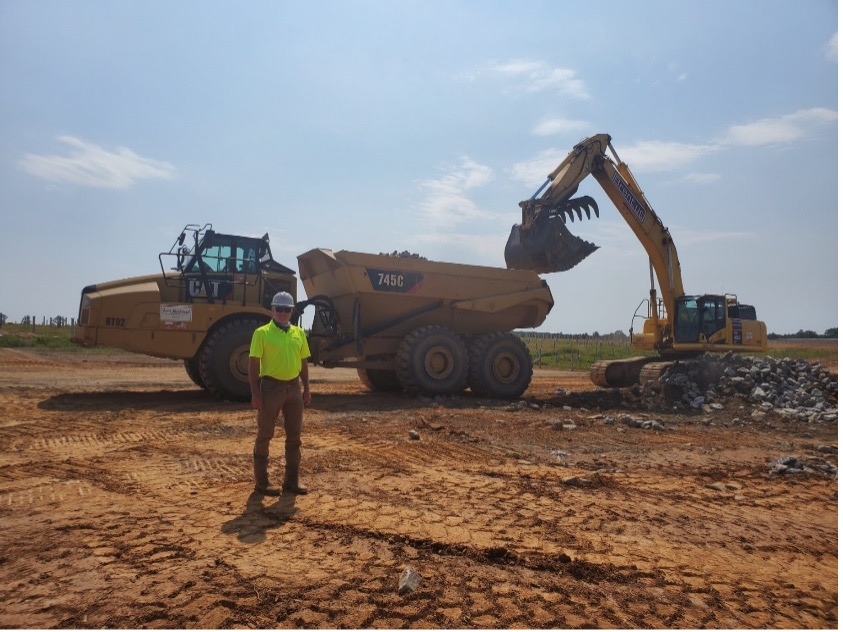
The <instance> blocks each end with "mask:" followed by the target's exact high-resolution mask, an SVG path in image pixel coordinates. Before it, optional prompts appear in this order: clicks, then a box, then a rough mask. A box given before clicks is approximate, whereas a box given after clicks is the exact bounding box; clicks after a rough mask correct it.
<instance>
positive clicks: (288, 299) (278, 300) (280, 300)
mask: <svg viewBox="0 0 843 632" xmlns="http://www.w3.org/2000/svg"><path fill="white" fill-rule="evenodd" d="M276 305H277V306H280V307H293V306H294V305H295V301H294V300H293V295H292V294H290V293H289V292H278V294H276V295H275V296H273V297H272V306H273V307H275V306H276Z"/></svg>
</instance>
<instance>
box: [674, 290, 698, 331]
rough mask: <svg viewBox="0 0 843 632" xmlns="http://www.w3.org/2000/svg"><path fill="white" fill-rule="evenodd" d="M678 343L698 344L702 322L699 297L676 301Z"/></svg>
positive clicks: (688, 297)
mask: <svg viewBox="0 0 843 632" xmlns="http://www.w3.org/2000/svg"><path fill="white" fill-rule="evenodd" d="M675 329H676V331H675V333H674V338H675V340H676V342H698V341H699V332H700V322H699V315H698V310H697V297H695V296H683V297H681V298H679V299H677V300H676V325H675Z"/></svg>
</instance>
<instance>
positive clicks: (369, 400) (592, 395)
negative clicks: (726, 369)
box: [0, 349, 838, 629]
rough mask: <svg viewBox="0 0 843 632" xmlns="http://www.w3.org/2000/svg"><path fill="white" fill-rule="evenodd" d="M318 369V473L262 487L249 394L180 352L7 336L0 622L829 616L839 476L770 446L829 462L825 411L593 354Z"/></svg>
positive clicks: (647, 622)
mask: <svg viewBox="0 0 843 632" xmlns="http://www.w3.org/2000/svg"><path fill="white" fill-rule="evenodd" d="M312 375H313V391H314V397H313V404H312V406H311V407H310V408H309V409H308V411H307V412H306V417H305V433H304V440H305V445H304V462H303V483H305V484H307V485H308V486H309V487H310V489H311V493H310V494H309V495H307V496H301V497H297V498H294V497H281V498H280V500H279V499H276V498H268V497H267V498H264V497H262V496H259V495H256V494H254V493H252V488H253V481H252V471H251V450H252V442H253V441H254V432H255V422H254V414H253V412H252V411H250V410H249V408H248V406H247V405H242V404H237V403H228V402H220V401H216V400H214V399H211V398H209V397H208V396H206V395H205V394H204V393H203V392H202V391H200V390H198V389H197V388H196V387H195V386H193V384H192V383H191V382H190V380H189V379H188V377H187V375H186V374H185V372H184V370H183V368H182V366H181V364H179V363H176V362H170V361H165V360H155V359H151V358H146V357H143V356H134V355H129V354H122V353H112V354H104V353H100V352H88V351H85V352H74V353H68V352H48V351H31V350H12V349H2V350H0V413H1V414H0V447H1V448H2V449H0V520H2V534H3V537H2V544H0V603H2V604H3V605H2V608H0V627H3V628H16V627H24V628H74V627H83V628H100V627H109V628H123V627H128V628H158V627H164V628H231V627H250V628H252V627H258V628H272V627H283V628H292V627H301V628H339V627H351V628H500V627H502V628H516V627H526V628H575V627H590V628H675V629H678V628H836V627H837V625H838V616H837V585H838V576H837V548H838V547H837V511H838V508H837V478H836V475H829V474H827V473H823V472H822V471H821V470H819V469H816V468H806V469H805V470H804V471H803V472H801V473H796V474H786V475H781V474H772V473H771V466H770V463H771V462H773V461H775V460H776V459H777V458H779V457H781V456H794V457H796V458H797V459H798V460H799V461H800V462H801V463H805V464H809V465H810V464H824V465H825V466H826V467H828V466H829V465H833V466H835V467H836V465H837V425H836V423H832V424H819V425H818V424H807V423H804V422H796V421H792V420H787V419H781V418H779V417H776V416H775V415H771V416H767V417H763V418H760V419H757V418H753V417H752V416H751V413H752V408H751V406H749V405H748V404H746V403H744V402H741V401H738V400H734V401H728V402H725V407H724V408H723V409H722V410H710V411H708V412H701V413H696V414H678V413H675V412H671V410H670V408H669V407H666V408H665V411H664V412H643V411H637V410H635V407H634V402H632V401H628V400H627V399H625V398H624V397H618V396H617V394H615V395H613V396H610V395H612V394H611V392H608V391H598V390H596V389H595V388H594V387H593V386H592V385H591V383H590V382H589V381H588V377H587V374H585V373H567V372H550V371H544V370H537V371H536V375H535V377H534V380H533V384H532V386H531V387H530V389H529V391H528V392H527V393H526V394H525V397H524V400H523V401H522V402H521V403H516V404H511V403H504V402H497V401H493V400H483V399H478V398H475V397H473V396H472V395H471V394H470V393H468V392H466V394H465V395H463V396H460V397H457V398H448V399H444V400H440V401H434V400H430V399H424V398H419V397H408V396H404V395H398V394H383V393H371V392H369V391H367V390H366V389H365V388H364V387H363V386H362V385H361V384H360V383H359V382H358V381H357V378H356V374H355V373H354V372H352V371H348V370H339V369H337V370H333V371H328V370H324V369H312ZM560 387H562V388H564V389H566V390H567V391H568V392H569V393H570V394H569V395H567V396H563V395H560V392H558V391H557V389H558V388H560ZM623 415H632V416H633V417H637V418H640V419H644V418H646V419H652V420H657V421H659V422H660V423H661V424H662V425H663V426H664V428H665V429H664V430H662V431H658V430H652V429H650V430H647V429H642V428H636V427H632V426H629V425H626V424H624V423H623V422H622V416H623ZM411 430H415V431H417V433H418V436H419V439H418V440H413V439H411V438H410V431H411ZM272 450H273V454H274V455H278V458H275V459H274V460H273V461H272V462H271V472H272V474H273V475H274V477H275V478H276V479H279V478H280V473H281V466H282V457H283V433H281V432H280V431H279V434H278V435H277V436H276V440H275V441H273V444H272ZM408 567H411V568H413V569H414V570H415V571H416V572H417V573H418V574H419V575H420V576H421V583H420V585H419V587H418V589H417V590H415V591H414V592H409V593H407V594H399V592H398V582H399V577H400V576H401V573H402V571H404V569H406V568H408Z"/></svg>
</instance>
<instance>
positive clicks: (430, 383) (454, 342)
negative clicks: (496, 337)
mask: <svg viewBox="0 0 843 632" xmlns="http://www.w3.org/2000/svg"><path fill="white" fill-rule="evenodd" d="M395 362H396V364H397V365H398V370H397V374H398V381H399V382H400V383H401V386H402V388H403V389H404V390H405V391H406V392H408V393H422V394H424V395H451V394H453V393H459V392H460V391H461V390H463V389H464V388H465V387H466V385H467V378H468V349H467V348H466V346H465V343H464V342H463V341H462V340H461V339H460V337H459V336H458V335H457V334H456V333H454V332H453V331H451V330H450V329H446V328H445V327H438V326H434V325H429V326H427V327H420V328H419V329H416V330H414V331H411V332H410V333H409V334H407V335H406V336H405V337H404V339H403V340H402V341H401V344H400V345H398V353H397V354H396V357H395Z"/></svg>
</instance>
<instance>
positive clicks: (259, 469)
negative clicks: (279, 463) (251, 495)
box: [254, 454, 281, 496]
mask: <svg viewBox="0 0 843 632" xmlns="http://www.w3.org/2000/svg"><path fill="white" fill-rule="evenodd" d="M254 463H255V491H256V492H257V493H259V494H263V495H264V496H280V495H281V488H280V487H278V485H270V484H269V473H268V469H269V457H268V456H258V455H257V454H255V455H254Z"/></svg>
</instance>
